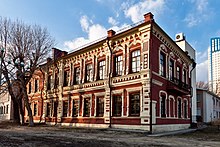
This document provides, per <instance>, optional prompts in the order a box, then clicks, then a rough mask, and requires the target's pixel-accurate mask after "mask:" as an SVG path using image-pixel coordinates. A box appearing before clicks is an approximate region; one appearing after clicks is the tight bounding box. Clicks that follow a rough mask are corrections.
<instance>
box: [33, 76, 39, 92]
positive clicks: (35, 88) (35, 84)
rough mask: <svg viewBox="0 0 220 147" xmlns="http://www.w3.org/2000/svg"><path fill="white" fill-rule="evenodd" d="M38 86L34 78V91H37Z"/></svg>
mask: <svg viewBox="0 0 220 147" xmlns="http://www.w3.org/2000/svg"><path fill="white" fill-rule="evenodd" d="M38 86H39V82H38V80H37V79H35V82H34V92H38Z"/></svg>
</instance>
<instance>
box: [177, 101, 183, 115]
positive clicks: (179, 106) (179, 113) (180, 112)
mask: <svg viewBox="0 0 220 147" xmlns="http://www.w3.org/2000/svg"><path fill="white" fill-rule="evenodd" d="M177 103H178V107H177V108H178V118H182V104H181V99H178V101H177Z"/></svg>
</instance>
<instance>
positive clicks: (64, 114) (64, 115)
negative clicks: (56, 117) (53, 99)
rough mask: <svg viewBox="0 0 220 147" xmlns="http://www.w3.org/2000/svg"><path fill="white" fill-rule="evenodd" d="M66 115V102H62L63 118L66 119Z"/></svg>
mask: <svg viewBox="0 0 220 147" xmlns="http://www.w3.org/2000/svg"><path fill="white" fill-rule="evenodd" d="M67 114H68V102H67V101H64V102H63V117H67Z"/></svg>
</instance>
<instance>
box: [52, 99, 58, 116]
mask: <svg viewBox="0 0 220 147" xmlns="http://www.w3.org/2000/svg"><path fill="white" fill-rule="evenodd" d="M53 105H54V106H53V116H54V117H57V107H58V102H57V101H56V102H54V104H53Z"/></svg>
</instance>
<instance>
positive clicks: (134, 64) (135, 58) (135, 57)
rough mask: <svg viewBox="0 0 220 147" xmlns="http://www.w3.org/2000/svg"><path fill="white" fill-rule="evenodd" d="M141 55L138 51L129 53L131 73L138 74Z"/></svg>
mask: <svg viewBox="0 0 220 147" xmlns="http://www.w3.org/2000/svg"><path fill="white" fill-rule="evenodd" d="M140 59H141V55H140V50H136V51H133V52H132V53H131V71H132V73H134V72H139V71H140V70H141V60H140Z"/></svg>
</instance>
